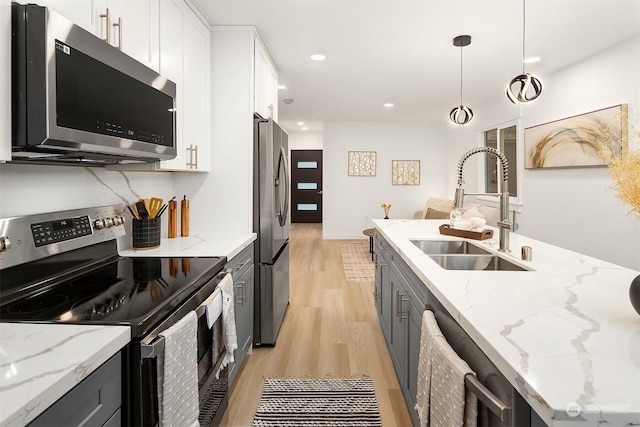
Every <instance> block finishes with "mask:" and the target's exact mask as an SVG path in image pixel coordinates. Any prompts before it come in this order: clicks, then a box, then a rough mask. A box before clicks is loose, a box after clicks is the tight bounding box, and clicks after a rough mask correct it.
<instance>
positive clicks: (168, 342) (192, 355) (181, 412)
mask: <svg viewBox="0 0 640 427" xmlns="http://www.w3.org/2000/svg"><path fill="white" fill-rule="evenodd" d="M160 335H161V336H163V337H164V357H159V358H158V359H159V360H158V389H159V394H160V395H159V396H158V403H159V405H158V406H159V408H158V412H159V419H160V427H163V426H166V427H170V426H189V427H193V426H199V425H200V424H199V423H198V415H199V402H198V317H197V315H196V313H195V311H191V312H189V313H188V314H187V315H186V316H184V317H183V318H182V319H180V320H179V321H178V322H176V323H175V324H174V325H173V326H171V327H170V328H168V329H166V330H165V331H163V332H162V333H161V334H160Z"/></svg>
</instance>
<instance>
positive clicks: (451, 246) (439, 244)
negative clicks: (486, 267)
mask: <svg viewBox="0 0 640 427" xmlns="http://www.w3.org/2000/svg"><path fill="white" fill-rule="evenodd" d="M411 243H413V244H414V245H416V246H417V247H418V248H419V249H420V250H421V251H422V252H424V253H425V254H427V255H447V254H482V255H491V253H490V252H489V251H486V250H484V249H482V248H481V247H478V246H476V245H474V244H473V243H469V242H468V241H466V240H411Z"/></svg>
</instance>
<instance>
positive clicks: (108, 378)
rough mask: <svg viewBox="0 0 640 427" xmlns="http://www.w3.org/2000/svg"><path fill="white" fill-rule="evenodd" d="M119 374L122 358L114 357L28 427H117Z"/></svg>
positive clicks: (118, 422) (120, 387)
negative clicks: (103, 426) (104, 426)
mask: <svg viewBox="0 0 640 427" xmlns="http://www.w3.org/2000/svg"><path fill="white" fill-rule="evenodd" d="M121 370H122V356H121V354H120V353H117V354H116V355H115V356H113V357H112V358H111V359H109V360H108V361H106V362H105V363H104V364H103V365H102V366H100V367H99V368H98V369H96V370H95V371H94V372H93V373H91V375H89V376H88V377H87V378H85V379H84V380H83V381H82V382H81V383H80V384H78V385H77V386H75V387H74V388H73V389H71V391H69V392H68V393H67V394H65V395H64V396H62V397H61V398H60V399H59V400H58V401H57V402H56V403H54V404H53V405H51V406H50V407H49V408H48V409H47V410H46V411H44V412H43V413H42V414H40V416H39V417H38V418H36V419H35V420H33V422H31V423H30V424H29V427H39V426H43V427H44V426H52V425H61V426H77V425H98V426H101V425H104V424H107V423H109V424H108V425H120V418H119V409H120V406H121V405H122V394H121V393H122V385H121V384H122V383H121ZM116 412H118V413H117V414H116ZM114 415H115V417H114Z"/></svg>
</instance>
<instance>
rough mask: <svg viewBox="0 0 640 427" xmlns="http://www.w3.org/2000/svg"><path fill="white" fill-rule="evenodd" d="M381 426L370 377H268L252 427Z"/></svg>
mask: <svg viewBox="0 0 640 427" xmlns="http://www.w3.org/2000/svg"><path fill="white" fill-rule="evenodd" d="M272 426H274V427H275V426H338V427H340V426H344V427H347V426H361V427H364V426H382V422H381V420H380V413H379V411H378V402H377V401H376V395H375V392H374V389H373V382H372V381H371V379H369V378H352V379H321V380H313V379H267V380H265V383H264V390H263V392H262V397H261V399H260V403H259V404H258V409H257V410H256V416H255V418H254V419H253V427H272Z"/></svg>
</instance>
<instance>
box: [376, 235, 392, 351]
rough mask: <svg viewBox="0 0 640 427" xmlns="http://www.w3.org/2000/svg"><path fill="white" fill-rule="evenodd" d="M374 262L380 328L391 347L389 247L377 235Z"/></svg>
mask: <svg viewBox="0 0 640 427" xmlns="http://www.w3.org/2000/svg"><path fill="white" fill-rule="evenodd" d="M374 242H375V244H374V260H375V265H376V276H375V291H374V298H375V302H376V309H377V310H378V316H379V321H380V327H381V328H382V332H383V334H384V338H385V340H386V341H387V345H388V346H390V345H391V319H392V310H391V308H392V306H393V304H392V302H391V296H392V292H391V287H390V286H388V284H389V281H390V276H389V274H390V269H389V245H388V243H387V242H385V241H384V239H382V238H381V237H380V236H379V235H378V234H377V233H376V235H375V237H374Z"/></svg>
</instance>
